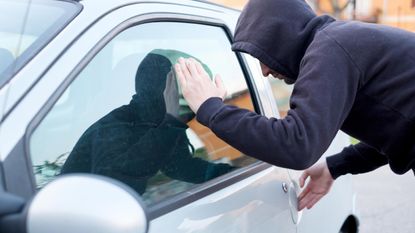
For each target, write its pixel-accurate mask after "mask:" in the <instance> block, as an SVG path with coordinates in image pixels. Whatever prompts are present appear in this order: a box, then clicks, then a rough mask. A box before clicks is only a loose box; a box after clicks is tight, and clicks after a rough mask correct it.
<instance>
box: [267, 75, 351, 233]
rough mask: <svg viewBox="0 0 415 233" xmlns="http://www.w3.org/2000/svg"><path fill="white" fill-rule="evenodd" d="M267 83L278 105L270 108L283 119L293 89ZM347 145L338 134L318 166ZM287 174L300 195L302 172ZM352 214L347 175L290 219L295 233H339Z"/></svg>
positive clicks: (270, 80)
mask: <svg viewBox="0 0 415 233" xmlns="http://www.w3.org/2000/svg"><path fill="white" fill-rule="evenodd" d="M266 82H267V84H269V87H270V92H269V93H272V95H271V98H272V99H273V102H274V103H275V104H277V105H278V109H277V108H274V109H273V112H274V114H279V115H281V116H285V115H286V113H287V111H288V109H289V98H290V96H291V93H292V86H290V85H287V84H285V83H284V82H283V81H281V80H277V79H275V78H272V77H270V78H268V79H267V81H266ZM278 110H279V112H278ZM349 144H350V137H349V136H348V135H346V134H345V133H343V132H341V131H339V132H338V133H337V135H336V137H335V138H334V139H333V141H332V143H331V144H330V146H329V148H328V149H327V150H326V152H325V153H324V154H323V155H322V157H321V158H320V160H319V161H318V162H317V163H319V162H323V161H324V160H325V159H326V157H327V156H330V155H333V154H336V153H339V152H340V151H341V150H342V149H343V148H344V147H346V146H348V145H349ZM288 172H289V176H290V179H291V181H290V187H291V188H292V189H291V190H293V191H294V192H296V193H297V194H298V193H299V192H300V188H299V184H298V181H299V178H300V176H301V174H302V173H303V171H296V170H288ZM293 213H294V212H293ZM328 213H330V214H328ZM354 215H355V194H354V193H353V189H352V179H351V175H346V176H343V177H340V178H339V179H337V180H336V182H335V183H334V184H333V187H332V188H331V190H330V192H329V193H328V194H327V195H326V196H325V197H324V198H322V199H321V200H320V201H319V202H318V203H317V204H316V205H315V206H314V207H313V208H312V209H310V210H304V211H301V212H298V213H297V214H294V215H293V217H294V220H295V221H296V223H297V232H338V231H340V228H341V227H342V225H343V223H344V222H345V221H346V219H347V218H348V217H349V216H354ZM322 219H324V221H322ZM317 223H321V224H317Z"/></svg>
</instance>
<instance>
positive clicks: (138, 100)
mask: <svg viewBox="0 0 415 233" xmlns="http://www.w3.org/2000/svg"><path fill="white" fill-rule="evenodd" d="M180 57H183V58H194V59H196V60H198V61H199V62H200V63H201V64H202V66H203V67H204V69H205V70H206V72H207V73H208V74H209V76H210V77H212V72H211V70H210V69H209V67H208V66H207V65H206V64H204V63H203V62H201V61H200V60H199V59H197V58H196V57H194V56H191V55H189V54H187V53H184V52H181V51H178V50H170V49H154V50H152V51H151V52H150V53H148V54H147V55H146V56H145V57H144V59H143V60H142V61H141V63H140V64H139V66H138V68H137V72H136V76H135V90H136V94H135V95H133V98H132V100H131V102H130V105H131V106H132V107H133V108H132V109H133V111H134V115H135V119H136V121H139V122H143V121H144V122H151V123H155V124H157V125H158V124H160V123H161V122H162V121H163V119H164V118H165V114H170V115H171V116H174V117H176V118H177V119H180V120H182V121H183V122H188V121H190V120H191V119H192V118H193V117H194V115H195V114H194V113H193V112H192V111H191V109H190V108H189V107H188V104H187V102H186V101H185V99H184V97H183V94H182V92H181V90H180V87H179V85H178V84H177V81H176V77H175V72H174V70H173V68H172V66H173V65H174V64H176V63H178V59H179V58H180Z"/></svg>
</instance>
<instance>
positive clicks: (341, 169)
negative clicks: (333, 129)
mask: <svg viewBox="0 0 415 233" xmlns="http://www.w3.org/2000/svg"><path fill="white" fill-rule="evenodd" d="M326 162H327V167H328V169H329V171H330V174H331V176H332V177H333V179H337V178H338V177H339V176H342V175H345V174H347V169H346V168H347V167H348V165H345V164H344V155H343V154H342V153H339V154H336V155H332V156H328V157H326Z"/></svg>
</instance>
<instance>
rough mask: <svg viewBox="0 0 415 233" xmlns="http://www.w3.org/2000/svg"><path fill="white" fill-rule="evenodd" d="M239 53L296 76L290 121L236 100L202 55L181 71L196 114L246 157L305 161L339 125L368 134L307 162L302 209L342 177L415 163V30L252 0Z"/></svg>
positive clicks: (298, 3) (293, 0)
mask: <svg viewBox="0 0 415 233" xmlns="http://www.w3.org/2000/svg"><path fill="white" fill-rule="evenodd" d="M232 49H233V50H234V51H240V52H245V53H248V54H250V55H252V56H254V57H256V58H257V59H258V60H259V61H260V63H261V69H262V72H263V75H264V76H268V75H270V74H271V75H273V76H274V77H278V78H282V79H284V80H285V81H286V82H287V83H295V85H294V90H293V93H292V96H291V99H290V108H291V109H290V110H289V111H288V114H287V116H286V117H285V118H284V119H275V118H271V119H268V118H266V117H264V116H260V115H258V114H256V113H253V112H249V111H247V110H243V109H239V108H236V107H233V106H227V105H225V104H224V103H223V102H222V99H223V95H224V93H225V90H224V88H223V86H222V85H221V81H220V78H216V85H214V84H213V83H211V82H210V81H209V78H208V77H207V76H208V75H207V74H206V73H204V72H203V70H202V69H201V67H200V65H198V64H197V62H195V61H194V60H191V59H190V60H189V59H182V60H180V62H179V64H176V66H175V69H176V71H177V73H178V75H179V80H180V83H181V85H182V88H183V94H184V96H185V98H186V99H187V101H188V103H189V105H190V107H191V108H192V110H193V111H195V112H196V113H197V119H198V120H199V121H200V122H201V123H202V124H204V125H206V126H208V127H209V128H210V129H212V131H213V132H215V133H216V135H218V136H219V137H220V138H222V139H223V140H224V141H226V142H228V143H229V144H230V145H232V146H234V147H235V148H237V149H239V150H240V151H242V152H244V153H245V154H247V155H250V156H253V157H255V158H258V159H261V160H263V161H265V162H268V163H271V164H274V165H277V166H280V167H286V168H290V169H306V168H308V167H310V166H311V165H312V164H314V163H315V162H316V161H317V160H318V159H319V158H320V157H321V156H322V154H323V153H324V151H326V149H327V148H328V146H329V145H330V143H331V141H332V140H333V138H334V137H335V135H336V133H337V131H338V130H339V129H341V130H343V131H344V132H346V133H348V134H349V135H351V136H353V137H355V138H357V139H359V140H360V141H361V142H360V143H359V144H357V145H351V146H349V147H347V148H345V149H344V150H343V151H342V152H340V153H339V154H336V155H333V156H330V157H328V158H327V159H326V161H325V162H323V163H322V164H319V165H317V166H315V167H313V168H311V169H309V170H306V171H305V172H304V174H303V176H302V177H301V178H300V185H301V186H304V181H305V179H306V178H308V177H310V182H309V183H308V184H307V186H306V188H305V189H304V190H303V192H302V193H301V194H300V197H299V209H302V208H304V207H307V208H311V207H312V206H313V205H314V204H315V203H316V202H317V201H318V200H319V199H320V198H321V197H322V196H324V195H325V194H326V193H327V192H328V191H329V189H330V187H331V185H332V183H333V180H334V179H336V178H337V177H339V176H341V175H344V174H347V173H352V174H358V173H365V172H369V171H372V170H374V169H377V168H379V167H381V166H383V165H386V164H389V166H390V168H391V169H392V170H393V171H394V172H395V173H397V174H404V173H406V172H408V171H409V170H411V169H412V170H414V169H415V34H414V33H411V32H407V31H404V30H400V29H397V28H392V27H387V26H382V25H375V24H368V23H361V22H351V21H336V20H335V19H333V18H332V17H330V16H316V14H315V13H314V12H313V11H312V9H311V8H310V7H309V6H308V5H307V4H306V2H305V1H304V0H251V1H250V2H249V3H248V4H247V5H246V7H245V8H244V10H243V12H242V14H241V15H240V18H239V20H238V24H237V26H236V31H235V37H234V42H233V45H232Z"/></svg>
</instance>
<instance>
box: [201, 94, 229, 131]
mask: <svg viewBox="0 0 415 233" xmlns="http://www.w3.org/2000/svg"><path fill="white" fill-rule="evenodd" d="M222 106H223V101H222V99H221V98H219V97H211V98H209V99H207V100H206V101H205V102H203V104H202V105H200V107H199V109H198V110H197V113H196V119H197V121H199V122H200V123H201V124H203V125H204V126H207V127H209V122H210V119H211V117H212V116H214V115H215V114H216V113H217V111H218V109H220V108H221V107H222Z"/></svg>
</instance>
